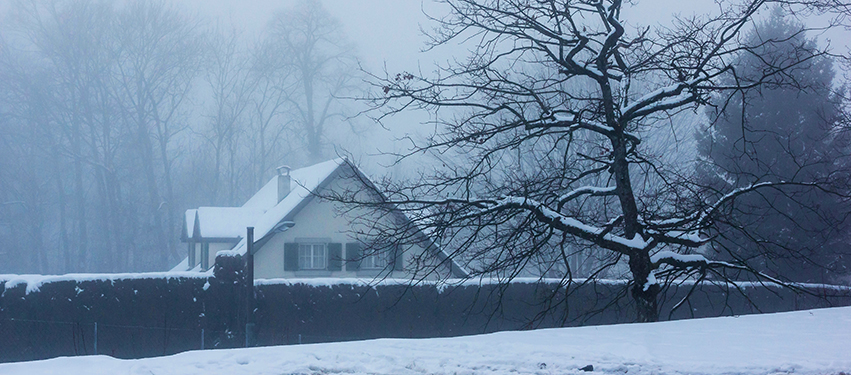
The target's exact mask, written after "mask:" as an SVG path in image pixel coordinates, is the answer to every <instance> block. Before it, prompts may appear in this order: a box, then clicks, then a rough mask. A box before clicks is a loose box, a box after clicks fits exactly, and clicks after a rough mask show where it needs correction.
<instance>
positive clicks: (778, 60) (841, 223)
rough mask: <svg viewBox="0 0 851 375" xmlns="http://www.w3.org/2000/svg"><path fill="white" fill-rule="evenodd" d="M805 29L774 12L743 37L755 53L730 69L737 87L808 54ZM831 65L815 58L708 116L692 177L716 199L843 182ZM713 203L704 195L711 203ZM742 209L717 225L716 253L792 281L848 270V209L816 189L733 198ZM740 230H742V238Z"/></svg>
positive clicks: (843, 141) (842, 140) (828, 277)
mask: <svg viewBox="0 0 851 375" xmlns="http://www.w3.org/2000/svg"><path fill="white" fill-rule="evenodd" d="M801 29H802V26H801V25H800V24H797V23H796V22H795V21H793V20H790V19H788V18H786V17H785V16H784V14H783V12H782V9H780V8H775V9H773V10H772V13H771V16H770V17H769V18H768V19H767V20H766V21H763V22H761V23H759V24H758V25H757V26H756V28H755V29H754V30H752V31H751V32H750V33H749V34H748V35H746V38H747V40H748V42H747V43H748V44H749V45H753V46H755V47H756V48H754V49H753V50H751V51H748V52H746V53H743V54H742V55H741V56H739V57H738V60H737V61H736V62H735V67H736V70H735V74H730V77H729V78H728V82H733V81H734V80H739V81H746V82H752V81H754V80H756V79H758V77H759V75H760V74H761V72H763V71H764V70H766V69H771V67H772V66H777V65H780V64H783V63H784V62H785V61H789V60H793V59H798V58H800V56H801V55H802V54H806V53H808V52H809V51H813V50H815V45H816V42H815V41H814V40H810V39H807V38H806V36H805V35H804V34H803V33H802V32H801ZM834 76H835V73H834V69H833V64H832V60H831V59H829V58H826V57H820V58H814V59H811V60H810V61H807V62H806V63H804V64H800V65H799V66H798V67H796V68H795V69H789V70H788V71H787V72H785V73H784V74H782V75H778V76H777V77H776V78H774V79H772V80H771V81H770V82H768V84H766V85H763V86H762V87H759V88H758V89H754V90H743V91H741V92H739V93H737V94H736V95H735V96H734V97H732V98H731V100H730V101H729V102H726V103H724V102H721V103H719V105H718V106H717V107H715V108H713V109H711V110H710V113H709V115H710V117H711V118H713V119H715V121H714V122H713V124H712V126H711V127H710V128H709V130H708V131H707V132H705V133H702V134H701V135H699V137H698V138H699V151H700V155H701V157H702V161H703V162H702V163H700V164H698V176H699V177H700V178H702V179H703V180H704V181H705V183H706V184H707V185H708V186H710V187H711V191H712V192H713V193H715V194H722V193H721V192H724V191H730V190H732V189H736V188H741V187H744V186H748V185H750V184H754V183H758V182H762V181H802V182H803V181H819V182H822V183H830V182H832V181H836V180H839V179H841V178H847V176H844V175H845V174H846V172H845V171H846V170H847V166H848V160H847V152H848V150H849V144H848V138H847V135H846V134H844V132H838V131H837V130H838V129H837V124H838V120H839V119H840V114H841V112H842V111H841V103H840V100H839V98H837V96H836V95H834V94H833V79H834ZM711 196H712V195H710V197H711ZM738 201H739V202H738V204H739V206H740V207H741V208H739V209H737V210H735V211H730V212H729V215H728V216H727V218H728V219H729V220H730V221H728V222H723V223H719V226H718V228H719V231H720V232H719V233H718V236H719V239H718V241H715V242H713V243H712V245H713V249H714V250H715V251H716V252H718V253H721V254H719V255H720V256H723V257H724V258H726V259H730V260H733V259H741V260H748V261H749V263H750V264H752V265H754V266H755V267H756V268H758V269H759V270H761V271H764V272H770V273H771V274H772V275H776V276H777V277H787V278H790V279H793V280H797V281H809V282H831V281H836V280H834V279H835V278H836V277H837V276H840V275H843V274H844V273H846V272H847V271H848V270H847V263H846V262H847V260H843V257H847V256H848V251H849V245H848V244H847V242H848V235H847V233H848V229H849V228H848V224H849V223H848V220H847V215H848V213H849V212H851V207H849V206H848V202H847V200H844V199H841V197H838V196H835V195H832V194H826V193H825V192H823V191H819V190H812V189H806V190H801V189H798V190H792V189H785V190H767V191H763V192H761V194H754V195H747V196H742V197H740V198H738ZM743 229H746V230H743Z"/></svg>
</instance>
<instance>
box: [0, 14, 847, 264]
mask: <svg viewBox="0 0 851 375" xmlns="http://www.w3.org/2000/svg"><path fill="white" fill-rule="evenodd" d="M125 3H126V4H125ZM127 4H132V6H137V7H138V8H132V6H129V5H127ZM140 4H142V5H140ZM300 4H303V3H302V2H301V1H295V0H287V1H275V0H252V1H235V0H233V1H228V0H179V1H178V0H173V1H172V2H166V3H157V2H142V3H139V2H133V1H126V2H124V1H121V2H87V1H51V0H21V1H16V0H0V13H2V14H3V18H2V20H3V21H2V23H0V25H2V26H0V81H2V82H0V116H3V117H1V118H0V126H3V131H2V133H0V147H2V148H3V149H2V150H0V158H2V160H0V273H63V272H116V271H153V270H168V269H170V268H171V267H172V266H174V264H176V263H177V262H178V261H180V259H182V258H183V247H182V246H183V245H182V244H181V243H180V231H181V229H182V228H181V225H182V220H183V216H182V215H183V212H184V211H185V210H186V209H189V208H196V207H199V206H238V205H240V204H242V202H244V201H245V200H246V199H247V198H248V197H250V196H251V195H252V194H253V193H254V192H255V191H256V190H257V189H258V188H259V187H260V186H262V184H263V183H264V182H265V181H267V180H268V179H269V178H271V177H272V176H273V175H274V173H275V172H274V171H275V167H277V166H279V165H284V164H286V165H290V166H292V167H302V166H306V165H310V164H312V163H316V162H320V161H323V160H327V159H330V158H335V157H347V158H350V159H351V160H352V161H354V162H355V163H357V164H358V165H359V166H361V168H362V169H363V170H364V171H365V172H366V173H367V174H368V175H370V176H372V177H375V178H381V177H390V178H395V179H400V178H406V177H412V176H415V175H417V174H418V173H419V171H422V170H430V169H432V166H431V165H430V164H429V163H431V161H432V160H433V159H430V158H429V157H428V156H422V155H420V156H417V157H414V158H411V159H409V160H405V161H404V162H402V164H399V165H394V164H393V162H394V161H395V158H394V157H392V156H390V155H388V153H392V154H399V153H405V152H408V151H410V150H411V148H410V144H411V143H410V142H409V141H402V140H399V139H400V138H404V137H407V136H410V137H412V138H413V139H414V140H419V139H423V138H424V137H426V136H428V135H429V134H431V132H432V131H433V129H434V126H435V125H433V124H432V123H430V120H433V119H434V116H436V114H435V113H428V112H423V111H419V112H418V111H403V112H402V113H399V114H397V115H394V116H389V117H385V118H383V119H382V123H381V124H380V125H379V124H377V123H376V122H375V120H374V118H375V117H379V116H380V115H381V112H380V111H374V110H373V111H369V110H368V109H369V108H370V107H369V102H368V101H364V100H359V99H363V98H365V97H368V96H369V92H370V90H372V91H376V90H380V87H371V86H370V84H369V82H375V81H376V78H378V79H380V78H384V77H385V74H386V75H388V76H391V77H392V76H393V75H395V74H399V73H405V72H412V73H414V74H416V75H418V76H420V75H421V76H430V75H432V74H433V73H434V71H435V69H436V67H437V66H439V65H444V66H445V64H447V63H448V62H450V61H452V60H454V59H464V58H465V57H466V56H467V55H468V53H469V51H471V50H473V49H475V48H476V47H477V44H476V40H475V38H471V39H469V40H457V41H455V40H453V41H452V42H450V43H447V44H444V45H441V46H437V47H435V48H433V49H431V48H428V44H427V43H428V41H429V38H428V36H426V35H425V34H424V31H426V32H427V31H429V30H431V29H432V28H434V27H436V24H435V23H434V22H432V20H430V17H436V18H440V17H442V16H443V15H444V14H446V12H447V8H446V7H445V6H444V5H441V4H435V3H433V2H430V1H423V2H420V1H414V0H401V1H400V0H358V1H352V0H323V1H322V2H321V4H322V6H323V7H324V9H325V10H326V11H327V13H328V15H329V16H330V17H328V18H327V19H324V18H322V17H324V16H321V17H319V18H321V19H322V20H323V21H322V22H325V21H327V22H328V25H330V26H327V25H326V26H323V27H327V28H326V29H322V30H332V31H333V32H331V33H329V35H330V36H328V37H327V39H322V38H319V39H322V40H321V41H320V44H317V45H318V46H319V47H317V48H316V49H315V51H318V54H316V55H311V56H308V57H305V58H304V60H303V61H302V60H298V59H297V58H295V57H292V56H297V55H299V54H300V53H302V52H304V51H308V50H311V48H308V47H304V46H303V45H298V43H302V42H303V41H302V40H301V39H299V37H293V39H292V40H293V41H294V42H293V41H290V42H292V43H290V44H287V43H278V42H279V41H281V40H285V39H286V38H285V36H286V35H291V34H293V33H297V30H298V28H297V26H293V25H295V24H296V23H297V22H296V21H300V19H298V18H297V17H296V18H292V16H291V15H290V16H286V15H284V16H283V18H281V19H279V22H277V23H274V22H273V20H274V19H275V17H276V14H278V13H279V12H282V11H288V10H291V9H294V8H297V7H298V6H300ZM696 4H700V5H696ZM134 9H135V10H134ZM717 11H718V9H717V5H715V4H714V2H712V1H705V2H696V1H677V0H649V1H641V2H640V3H639V4H638V5H635V6H631V7H628V8H626V9H625V10H624V12H625V13H628V14H625V15H624V18H625V19H628V20H630V21H628V22H629V23H628V24H627V26H628V27H629V28H632V29H634V28H640V27H643V26H646V25H654V26H658V25H663V26H667V25H671V22H672V20H673V16H674V15H680V16H684V17H688V16H691V15H695V14H713V13H714V12H717ZM134 12H135V13H134ZM145 12H147V13H145ZM141 13H145V14H147V15H148V16H149V18H144V17H138V18H136V16H138V14H141ZM287 17H290V18H287ZM335 22H339V26H340V28H339V30H336V27H337V26H336V24H335ZM812 22H814V23H817V22H825V20H821V19H817V20H812ZM159 27H162V29H159ZM293 30H296V32H294V31H293ZM160 32H162V33H160ZM287 33H290V34H287ZM812 36H813V37H818V38H819V42H820V43H822V44H825V43H828V42H829V41H830V40H841V41H843V43H844V41H845V40H848V38H847V37H846V35H844V34H842V32H841V31H831V32H830V33H829V34H823V35H812ZM264 43H265V44H264ZM321 43H324V44H321ZM294 44H295V46H294ZM302 47H303V48H302ZM834 47H835V48H836V49H837V50H839V51H838V52H845V50H847V46H846V45H844V44H834ZM300 48H301V49H300ZM315 51H314V52H315ZM305 55H306V53H305ZM291 57H292V58H291ZM149 58H150V60H149ZM297 60H298V61H297ZM304 61H308V63H304ZM311 64H314V65H311ZM371 75H374V76H375V78H373V77H371ZM306 77H310V78H306ZM308 81H309V82H311V83H310V84H307V83H306V82H308ZM264 90H265V91H264ZM452 114H453V112H452V111H450V110H446V111H442V112H441V113H440V115H441V116H446V117H451V116H452ZM677 116H681V117H678V118H677V121H679V122H681V123H684V124H685V125H684V126H683V127H679V128H678V129H677V130H676V132H674V133H673V134H672V133H671V132H670V131H668V130H665V131H662V132H660V135H654V134H650V135H649V140H650V141H649V142H648V144H649V146H648V147H649V148H650V149H654V151H653V153H654V154H658V155H664V157H665V158H667V159H666V160H668V161H681V162H683V163H686V164H687V163H690V162H691V161H693V160H694V159H695V155H696V146H695V145H694V139H695V137H694V134H695V133H696V132H700V131H702V130H705V126H706V119H705V114H704V112H701V111H692V112H685V113H682V114H678V115H677ZM689 167H690V164H689Z"/></svg>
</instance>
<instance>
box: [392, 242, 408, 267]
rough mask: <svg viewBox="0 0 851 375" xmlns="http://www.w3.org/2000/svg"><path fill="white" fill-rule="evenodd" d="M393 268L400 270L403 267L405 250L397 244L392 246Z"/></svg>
mask: <svg viewBox="0 0 851 375" xmlns="http://www.w3.org/2000/svg"><path fill="white" fill-rule="evenodd" d="M392 259H393V270H394V271H402V270H404V269H405V251H404V250H402V249H401V248H400V247H399V246H393V258H392Z"/></svg>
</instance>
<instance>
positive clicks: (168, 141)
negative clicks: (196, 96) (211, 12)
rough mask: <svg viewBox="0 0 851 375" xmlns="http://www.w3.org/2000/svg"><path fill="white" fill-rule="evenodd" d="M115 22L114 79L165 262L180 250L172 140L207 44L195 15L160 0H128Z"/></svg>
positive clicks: (182, 122) (179, 128)
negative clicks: (130, 129) (130, 133)
mask: <svg viewBox="0 0 851 375" xmlns="http://www.w3.org/2000/svg"><path fill="white" fill-rule="evenodd" d="M116 27H117V31H118V32H119V36H118V39H119V42H118V43H119V46H118V47H119V57H118V62H117V64H116V71H117V77H116V79H117V81H118V82H119V83H120V85H121V87H120V90H119V91H118V95H117V96H118V98H119V100H120V101H121V103H122V106H121V109H122V116H123V118H124V121H125V122H126V123H129V124H132V127H133V131H134V133H135V137H136V143H135V147H136V149H137V150H138V152H139V159H140V162H141V168H142V170H141V175H142V176H144V183H145V186H146V190H147V195H148V200H149V201H148V207H147V208H148V211H149V213H150V223H151V226H152V229H153V241H152V247H153V248H158V249H160V250H158V251H157V254H158V255H159V263H160V266H161V267H165V266H167V265H168V264H169V259H170V258H171V259H174V258H176V254H177V253H176V250H175V246H174V239H176V238H177V226H176V225H175V223H176V222H177V207H175V202H174V186H173V176H172V165H173V163H174V156H173V155H174V154H173V150H172V149H171V146H172V140H173V138H174V137H175V135H176V134H178V133H180V132H181V131H183V130H185V129H186V128H187V126H188V125H187V122H186V120H185V119H183V118H181V116H182V115H184V114H185V113H184V112H182V111H183V110H184V104H185V102H186V99H187V98H188V97H189V91H190V88H191V87H192V82H193V79H194V78H195V77H196V76H197V74H198V72H199V70H200V66H201V57H202V50H201V48H202V45H203V44H202V43H201V40H200V36H199V34H198V23H197V21H194V20H192V19H191V18H189V17H187V16H185V15H184V14H182V13H181V12H180V11H179V10H177V9H175V8H173V7H172V6H170V5H167V4H166V3H165V2H162V1H155V0H136V1H131V2H129V3H128V4H127V5H126V6H125V7H124V8H123V9H122V12H121V13H120V14H119V16H118V20H117V22H116ZM158 162H159V168H158V167H157V163H158ZM158 169H159V171H161V172H160V173H158V171H157V170H158ZM159 175H161V176H162V181H163V186H162V187H161V186H159V184H158V183H159V181H160V179H159V178H158V176H159ZM162 190H164V191H165V192H164V193H162V192H161V191H162ZM139 255H141V254H139Z"/></svg>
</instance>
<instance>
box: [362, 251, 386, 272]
mask: <svg viewBox="0 0 851 375" xmlns="http://www.w3.org/2000/svg"><path fill="white" fill-rule="evenodd" d="M386 266H387V254H385V253H383V252H379V253H373V254H369V255H366V256H364V258H363V260H361V263H360V268H361V269H364V270H377V269H384V267H386Z"/></svg>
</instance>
